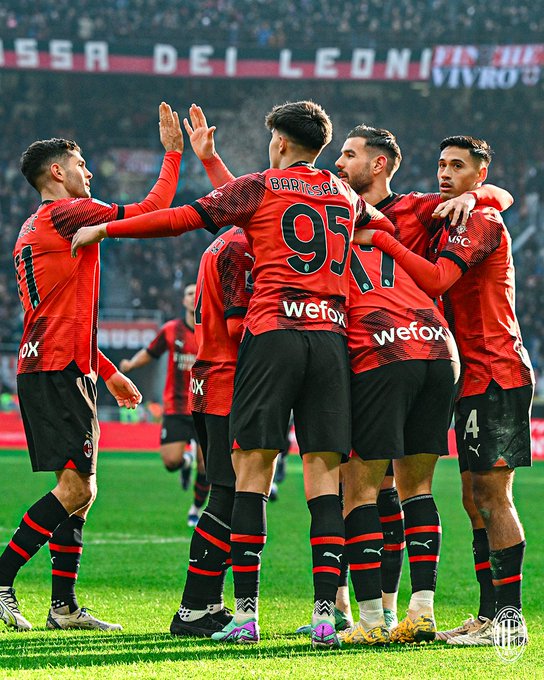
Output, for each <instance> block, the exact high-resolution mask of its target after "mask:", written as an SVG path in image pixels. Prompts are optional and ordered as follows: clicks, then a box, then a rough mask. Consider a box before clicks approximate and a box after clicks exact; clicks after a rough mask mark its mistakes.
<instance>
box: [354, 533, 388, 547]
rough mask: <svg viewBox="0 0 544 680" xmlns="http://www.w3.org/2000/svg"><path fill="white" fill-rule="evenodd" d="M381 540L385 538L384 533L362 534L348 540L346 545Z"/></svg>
mask: <svg viewBox="0 0 544 680" xmlns="http://www.w3.org/2000/svg"><path fill="white" fill-rule="evenodd" d="M381 538H383V533H382V532H381V531H379V532H377V533H374V534H361V535H360V536H354V537H353V538H348V539H346V545H351V544H352V543H360V542H361V541H374V540H378V539H381Z"/></svg>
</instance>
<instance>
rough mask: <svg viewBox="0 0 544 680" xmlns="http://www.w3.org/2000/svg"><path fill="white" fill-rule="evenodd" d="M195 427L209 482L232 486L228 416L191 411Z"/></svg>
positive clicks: (234, 480)
mask: <svg viewBox="0 0 544 680" xmlns="http://www.w3.org/2000/svg"><path fill="white" fill-rule="evenodd" d="M193 418H194V421H195V428H196V432H197V435H198V439H199V441H200V446H201V447H202V453H203V455H204V463H205V465H206V479H207V480H208V482H209V483H210V484H220V485H221V486H228V487H231V488H234V485H235V482H236V478H235V476H234V469H233V467H232V456H231V449H230V440H229V416H216V415H212V414H211V413H200V412H198V413H197V412H196V411H193Z"/></svg>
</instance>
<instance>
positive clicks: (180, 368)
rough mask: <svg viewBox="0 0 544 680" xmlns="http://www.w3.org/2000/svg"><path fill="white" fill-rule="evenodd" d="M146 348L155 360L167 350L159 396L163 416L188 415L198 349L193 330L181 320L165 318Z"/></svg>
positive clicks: (189, 413)
mask: <svg viewBox="0 0 544 680" xmlns="http://www.w3.org/2000/svg"><path fill="white" fill-rule="evenodd" d="M147 351H148V353H149V354H150V355H151V356H152V357H154V358H155V359H158V358H159V357H160V356H161V355H163V354H164V353H165V352H168V363H167V368H166V381H165V384H164V391H163V395H162V401H163V410H164V415H165V416H172V415H185V416H188V415H191V407H190V405H189V386H190V382H191V368H192V367H193V364H194V363H195V359H196V351H197V344H196V338H195V332H194V330H193V329H192V328H191V327H190V326H188V325H187V323H186V322H185V320H184V319H173V320H172V321H167V322H166V323H165V324H164V326H163V327H162V328H161V329H160V331H159V332H158V334H157V336H156V337H155V338H154V339H153V340H152V341H151V343H150V344H149V346H148V347H147Z"/></svg>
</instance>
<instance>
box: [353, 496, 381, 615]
mask: <svg viewBox="0 0 544 680" xmlns="http://www.w3.org/2000/svg"><path fill="white" fill-rule="evenodd" d="M346 554H347V556H348V561H349V569H350V574H351V582H352V583H353V590H354V591H355V599H356V600H357V602H364V601H366V600H376V599H378V598H381V596H382V581H381V566H382V554H383V534H382V525H381V524H380V517H379V515H378V508H377V507H376V505H374V504H372V505H360V506H359V507H357V508H355V509H354V510H352V511H351V512H350V513H349V515H348V516H347V517H346Z"/></svg>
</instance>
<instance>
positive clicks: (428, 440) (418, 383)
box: [351, 359, 457, 460]
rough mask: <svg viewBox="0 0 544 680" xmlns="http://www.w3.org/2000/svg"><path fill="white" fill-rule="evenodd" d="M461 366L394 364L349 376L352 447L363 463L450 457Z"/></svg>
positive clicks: (442, 362) (443, 361)
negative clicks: (419, 456) (422, 455)
mask: <svg viewBox="0 0 544 680" xmlns="http://www.w3.org/2000/svg"><path fill="white" fill-rule="evenodd" d="M456 380H457V365H456V364H453V363H452V362H450V361H447V360H446V359H435V360H432V361H431V360H416V359H414V360H406V361H395V362H393V363H390V364H385V365H384V366H378V368H373V369H371V370H369V371H364V372H362V373H352V374H351V410H352V449H353V451H354V452H355V453H356V454H357V455H358V456H360V457H361V458H362V459H363V460H392V459H395V458H402V457H403V456H410V455H414V454H416V453H433V454H437V455H439V456H446V455H448V428H449V425H450V422H451V417H452V413H453V400H454V396H455V383H456Z"/></svg>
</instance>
